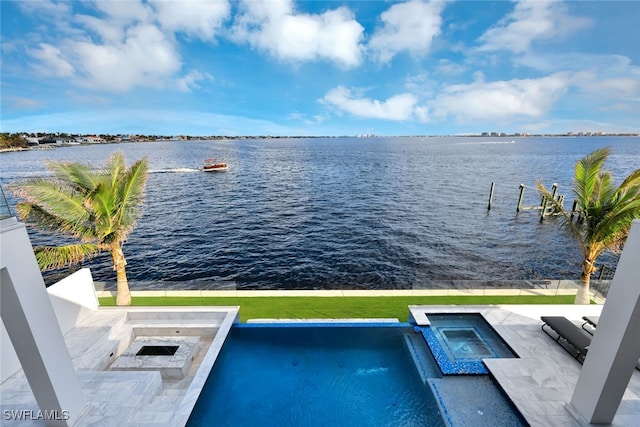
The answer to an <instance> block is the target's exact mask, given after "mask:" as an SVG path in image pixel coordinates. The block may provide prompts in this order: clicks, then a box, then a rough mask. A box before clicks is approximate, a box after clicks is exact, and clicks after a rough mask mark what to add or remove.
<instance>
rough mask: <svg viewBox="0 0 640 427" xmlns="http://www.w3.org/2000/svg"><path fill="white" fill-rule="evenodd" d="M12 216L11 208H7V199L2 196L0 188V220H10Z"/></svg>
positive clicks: (2, 191) (2, 192)
mask: <svg viewBox="0 0 640 427" xmlns="http://www.w3.org/2000/svg"><path fill="white" fill-rule="evenodd" d="M12 216H13V214H12V213H11V208H9V203H7V198H6V197H5V196H4V190H3V189H2V187H0V219H6V218H11V217H12Z"/></svg>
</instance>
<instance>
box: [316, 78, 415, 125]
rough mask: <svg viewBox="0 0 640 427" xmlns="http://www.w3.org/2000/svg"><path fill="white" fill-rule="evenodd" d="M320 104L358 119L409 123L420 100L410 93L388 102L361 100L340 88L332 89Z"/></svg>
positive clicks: (397, 96)
mask: <svg viewBox="0 0 640 427" xmlns="http://www.w3.org/2000/svg"><path fill="white" fill-rule="evenodd" d="M320 102H322V103H325V104H330V105H333V106H335V107H337V108H338V109H339V110H341V111H346V112H348V113H350V114H353V115H354V116H358V117H365V118H373V119H383V120H397V121H408V120H412V119H413V117H414V107H415V106H416V103H417V102H418V100H417V98H416V97H415V96H414V95H412V94H409V93H403V94H400V95H395V96H392V97H391V98H388V99H387V100H386V101H379V100H376V99H369V98H361V97H360V98H359V97H356V96H354V95H352V93H351V91H350V90H349V89H347V88H345V87H343V86H338V87H336V88H334V89H331V90H330V91H329V92H328V93H327V94H326V95H325V96H324V97H323V98H322V99H321V100H320Z"/></svg>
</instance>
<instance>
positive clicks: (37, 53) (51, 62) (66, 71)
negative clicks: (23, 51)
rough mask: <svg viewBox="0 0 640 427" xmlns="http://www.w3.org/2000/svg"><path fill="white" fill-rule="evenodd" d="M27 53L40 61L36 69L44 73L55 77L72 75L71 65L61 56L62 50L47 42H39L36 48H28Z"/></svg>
mask: <svg viewBox="0 0 640 427" xmlns="http://www.w3.org/2000/svg"><path fill="white" fill-rule="evenodd" d="M28 53H29V54H30V55H31V56H32V57H34V58H36V59H37V60H39V61H40V64H39V65H38V66H37V68H38V70H39V71H40V72H41V73H42V74H45V75H53V76H56V77H72V76H73V74H74V69H73V65H71V64H70V63H69V62H68V61H66V60H65V59H64V58H63V55H62V52H61V51H60V49H58V48H57V47H55V46H52V45H50V44H48V43H40V44H39V46H38V49H32V50H29V51H28Z"/></svg>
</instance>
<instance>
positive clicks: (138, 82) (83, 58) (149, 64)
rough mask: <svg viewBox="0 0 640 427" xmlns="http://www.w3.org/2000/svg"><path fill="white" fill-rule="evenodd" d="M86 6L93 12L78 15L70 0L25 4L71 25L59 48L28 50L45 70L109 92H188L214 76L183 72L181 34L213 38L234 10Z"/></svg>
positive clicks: (197, 5)
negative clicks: (155, 89)
mask: <svg viewBox="0 0 640 427" xmlns="http://www.w3.org/2000/svg"><path fill="white" fill-rule="evenodd" d="M25 3H35V2H25ZM37 4H40V2H38V3H37ZM86 7H87V9H89V8H92V9H93V10H92V11H91V14H76V13H74V11H73V10H72V8H71V6H69V5H67V4H62V3H53V2H48V1H43V2H42V8H37V7H34V6H32V5H23V6H22V8H23V10H24V11H25V12H27V13H32V14H39V15H45V16H49V18H50V19H51V20H52V21H55V22H63V23H65V24H64V25H65V31H63V32H60V33H59V37H58V39H57V40H56V42H55V46H54V45H53V44H47V43H41V44H40V45H39V47H38V48H34V49H31V50H29V51H28V52H29V54H30V55H31V57H33V58H34V59H35V60H37V65H36V69H37V70H38V71H39V72H40V73H41V74H43V75H56V76H58V77H65V78H70V79H72V81H73V82H74V83H76V84H78V85H80V86H82V87H84V88H92V89H96V90H98V91H103V92H124V91H128V90H131V89H133V88H135V87H140V86H142V87H173V88H177V89H178V90H182V91H188V90H191V89H192V88H196V87H198V82H200V81H203V80H207V79H210V78H211V76H210V75H208V74H206V73H201V72H199V71H190V70H186V71H185V70H183V73H181V75H180V71H181V69H182V67H183V66H182V60H181V57H180V54H179V51H178V45H177V40H176V37H175V36H176V34H177V33H183V34H186V35H188V36H191V37H194V38H200V39H203V40H207V41H208V40H212V39H213V38H214V37H215V35H216V33H217V32H218V31H219V30H220V29H221V26H222V24H223V21H224V19H225V18H227V17H228V15H229V11H230V6H229V3H228V1H226V0H224V1H215V2H202V1H191V0H189V2H188V4H186V1H182V2H178V1H159V0H153V1H150V2H148V3H145V2H142V1H137V0H131V1H126V2H125V1H98V2H92V3H87V4H86ZM56 25H57V24H56Z"/></svg>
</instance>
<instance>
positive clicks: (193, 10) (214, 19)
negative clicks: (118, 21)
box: [151, 0, 231, 40]
mask: <svg viewBox="0 0 640 427" xmlns="http://www.w3.org/2000/svg"><path fill="white" fill-rule="evenodd" d="M151 4H152V5H153V6H154V7H155V9H156V11H157V15H158V21H159V22H160V24H161V26H162V28H164V29H166V30H168V31H171V32H182V33H185V34H188V35H190V36H192V37H197V38H200V39H202V40H213V39H214V38H215V36H216V33H217V32H218V31H219V30H220V29H221V27H222V24H223V23H224V21H225V20H226V19H227V18H228V17H229V13H230V11H231V6H230V5H229V2H228V1H226V0H222V1H213V2H203V1H202V0H181V1H165V0H153V1H152V2H151Z"/></svg>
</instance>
